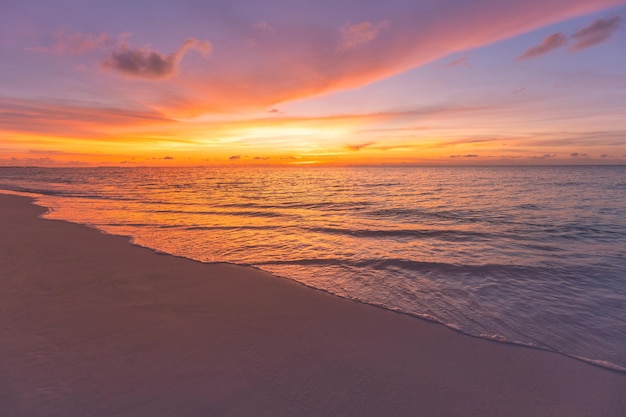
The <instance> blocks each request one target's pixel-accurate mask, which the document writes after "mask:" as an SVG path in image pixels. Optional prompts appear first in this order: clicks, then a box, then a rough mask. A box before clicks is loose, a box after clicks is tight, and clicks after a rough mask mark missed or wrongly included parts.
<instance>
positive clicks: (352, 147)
mask: <svg viewBox="0 0 626 417" xmlns="http://www.w3.org/2000/svg"><path fill="white" fill-rule="evenodd" d="M375 144H376V142H365V143H358V144H354V145H344V148H346V149H348V150H351V151H360V150H361V149H364V148H367V147H368V146H372V145H375Z"/></svg>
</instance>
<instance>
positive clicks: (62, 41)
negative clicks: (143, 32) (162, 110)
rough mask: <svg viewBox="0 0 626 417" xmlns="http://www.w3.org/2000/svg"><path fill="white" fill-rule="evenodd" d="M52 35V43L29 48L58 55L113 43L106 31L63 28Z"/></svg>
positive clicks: (77, 53)
mask: <svg viewBox="0 0 626 417" xmlns="http://www.w3.org/2000/svg"><path fill="white" fill-rule="evenodd" d="M52 36H53V39H54V43H53V44H52V45H50V46H36V47H34V48H28V49H29V50H31V51H36V52H44V53H51V54H57V55H80V54H83V53H85V52H89V51H92V50H94V49H97V48H99V47H101V46H106V45H109V44H110V43H111V39H110V37H109V35H108V34H106V33H101V34H99V35H94V34H92V33H80V32H75V33H66V32H65V31H63V30H59V31H57V32H55V33H54V34H53V35H52Z"/></svg>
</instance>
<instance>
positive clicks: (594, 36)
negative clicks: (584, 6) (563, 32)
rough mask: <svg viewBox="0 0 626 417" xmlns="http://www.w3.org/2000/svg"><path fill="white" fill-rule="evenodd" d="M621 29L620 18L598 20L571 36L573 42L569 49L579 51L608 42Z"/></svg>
mask: <svg viewBox="0 0 626 417" xmlns="http://www.w3.org/2000/svg"><path fill="white" fill-rule="evenodd" d="M621 28H622V17H621V16H613V17H607V18H605V19H598V20H596V21H595V22H593V23H592V24H590V25H589V26H587V27H584V28H582V29H581V30H579V31H578V32H576V33H574V34H573V35H572V38H573V39H574V40H575V43H574V45H572V47H571V48H570V49H571V50H572V51H580V50H582V49H586V48H589V47H591V46H594V45H598V44H600V43H602V42H604V41H606V40H608V39H609V38H610V37H611V36H612V35H613V34H614V33H615V32H617V31H618V30H620V29H621Z"/></svg>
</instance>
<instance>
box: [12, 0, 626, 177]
mask: <svg viewBox="0 0 626 417" xmlns="http://www.w3.org/2000/svg"><path fill="white" fill-rule="evenodd" d="M0 9H1V12H0V80H1V82H0V165H41V166H74V165H124V166H144V165H149V166H152V165H153V166H169V165H172V166H179V165H211V164H231V165H250V164H263V165H265V164H314V163H316V164H470V163H471V164H574V163H576V164H597V163H604V164H626V31H625V30H624V28H625V26H626V0H524V1H521V0H473V1H467V0H413V1H409V0H387V1H384V2H383V1H367V0H359V1H357V0H352V1H349V0H332V1H328V0H315V1H313V0H272V1H270V0H254V1H252V0H246V1H232V0H223V1H222V0H212V1H211V0H205V1H201V0H177V1H171V0H168V1H165V0H152V1H129V0H125V1H120V0H110V1H101V2H90V1H85V0H80V1H79V0H2V2H1V6H0Z"/></svg>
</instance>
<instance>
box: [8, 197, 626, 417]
mask: <svg viewBox="0 0 626 417" xmlns="http://www.w3.org/2000/svg"><path fill="white" fill-rule="evenodd" d="M43 212H45V209H43V208H41V207H37V206H34V205H32V204H30V200H29V199H27V198H24V197H17V196H9V195H3V194H0V410H2V411H1V412H0V414H1V415H2V416H6V417H14V416H15V417H17V416H19V417H26V416H33V417H34V416H37V417H43V416H64V417H72V416H77V417H78V416H80V417H85V416H255V417H256V416H289V417H293V416H315V417H319V416H359V417H366V416H422V417H427V416H481V417H484V416H520V417H521V416H523V417H527V416H534V417H538V416H564V417H565V416H567V417H576V416H589V417H597V416H603V417H612V416H615V417H623V416H624V415H626V374H623V373H618V372H613V371H609V370H606V369H602V368H599V367H595V366H592V365H589V364H586V363H583V362H580V361H577V360H574V359H571V358H567V357H564V356H561V355H558V354H553V353H550V352H545V351H539V350H535V349H529V348H524V347H519V346H512V345H507V344H502V343H497V342H491V341H488V340H483V339H478V338H473V337H468V336H464V335H461V334H458V333H455V332H453V331H451V330H449V329H447V328H445V327H443V326H440V325H437V324H434V323H429V322H426V321H423V320H420V319H417V318H414V317H409V316H406V315H402V314H398V313H394V312H391V311H386V310H383V309H379V308H376V307H372V306H368V305H364V304H360V303H356V302H352V301H348V300H343V299H340V298H338V297H334V296H331V295H328V294H326V293H323V292H321V291H316V290H313V289H310V288H306V287H304V286H302V285H300V284H297V283H295V282H292V281H289V280H286V279H280V278H276V277H273V276H271V275H269V274H267V273H264V272H262V271H258V270H256V269H253V268H248V267H240V266H234V265H228V264H202V263H199V262H194V261H191V260H187V259H183V258H177V257H173V256H169V255H162V254H156V253H154V252H152V251H151V250H148V249H145V248H140V247H136V246H133V245H130V244H129V243H128V239H126V238H123V237H119V236H109V235H104V234H102V233H100V232H99V231H97V230H94V229H91V228H88V227H85V226H81V225H76V224H71V223H67V222H62V221H55V220H45V219H40V218H38V216H39V215H41V214H42V213H43Z"/></svg>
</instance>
